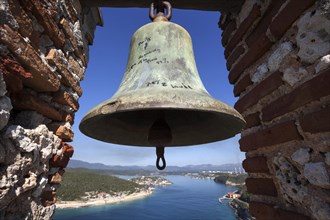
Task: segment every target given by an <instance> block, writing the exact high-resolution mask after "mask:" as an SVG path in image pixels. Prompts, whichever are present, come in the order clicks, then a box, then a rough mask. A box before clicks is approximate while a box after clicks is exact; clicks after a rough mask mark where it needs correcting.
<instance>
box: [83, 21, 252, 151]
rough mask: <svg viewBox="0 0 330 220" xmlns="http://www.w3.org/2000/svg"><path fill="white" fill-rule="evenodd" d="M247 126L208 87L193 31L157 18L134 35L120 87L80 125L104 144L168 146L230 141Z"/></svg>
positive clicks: (89, 113) (234, 111)
mask: <svg viewBox="0 0 330 220" xmlns="http://www.w3.org/2000/svg"><path fill="white" fill-rule="evenodd" d="M244 125H245V121H244V119H243V118H242V116H241V115H240V114H239V113H238V112H237V111H236V110H235V109H234V108H232V107H230V106H228V105H227V104H225V103H223V102H221V101H219V100H216V99H214V98H213V97H211V96H210V95H209V93H208V92H207V91H206V89H205V87H204V85H203V83H202V81H201V79H200V77H199V74H198V71H197V68H196V63H195V58H194V53H193V48H192V41H191V38H190V36H189V34H188V32H187V31H186V30H185V29H184V28H182V27H181V26H179V25H177V24H175V23H172V22H169V21H167V19H166V17H165V16H156V17H155V19H154V22H152V23H149V24H147V25H144V26H143V27H141V28H140V29H138V30H137V31H136V32H135V33H134V35H133V37H132V39H131V44H130V54H129V59H128V63H127V68H126V72H125V75H124V77H123V80H122V82H121V84H120V86H119V89H118V91H117V92H116V93H115V94H114V95H113V97H112V98H110V99H108V100H106V101H105V102H102V103H101V104H99V105H97V106H96V107H94V108H93V109H92V110H90V111H89V112H88V113H87V115H86V116H85V117H84V118H83V119H82V121H81V123H80V126H79V128H80V130H81V131H82V132H83V133H84V134H86V135H87V136H90V137H92V138H95V139H98V140H101V141H105V142H110V143H115V144H122V145H132V146H153V147H155V146H157V147H164V146H187V145H196V144H204V143H209V142H214V141H219V140H223V139H227V138H230V137H233V136H234V135H235V134H237V133H239V132H240V131H241V130H242V128H243V127H244Z"/></svg>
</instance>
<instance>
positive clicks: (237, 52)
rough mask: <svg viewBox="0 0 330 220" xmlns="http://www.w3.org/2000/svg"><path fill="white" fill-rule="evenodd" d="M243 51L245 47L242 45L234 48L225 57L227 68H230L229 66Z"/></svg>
mask: <svg viewBox="0 0 330 220" xmlns="http://www.w3.org/2000/svg"><path fill="white" fill-rule="evenodd" d="M244 52H245V49H244V47H243V46H242V45H240V46H238V47H236V48H235V50H234V51H233V52H232V53H231V55H230V56H229V57H228V59H227V69H228V70H230V68H231V66H232V65H233V64H234V63H235V61H236V60H237V59H238V58H239V57H240V56H241V55H242V54H243V53H244Z"/></svg>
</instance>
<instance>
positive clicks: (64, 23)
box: [60, 18, 79, 56]
mask: <svg viewBox="0 0 330 220" xmlns="http://www.w3.org/2000/svg"><path fill="white" fill-rule="evenodd" d="M60 25H61V27H62V29H63V30H64V33H65V35H66V37H67V39H68V40H69V41H70V42H71V45H72V47H73V48H74V51H73V52H74V54H75V55H76V56H79V49H78V42H77V39H76V37H75V36H74V34H73V32H72V29H71V27H70V24H69V22H68V21H67V20H66V19H65V18H63V19H62V20H61V21H60Z"/></svg>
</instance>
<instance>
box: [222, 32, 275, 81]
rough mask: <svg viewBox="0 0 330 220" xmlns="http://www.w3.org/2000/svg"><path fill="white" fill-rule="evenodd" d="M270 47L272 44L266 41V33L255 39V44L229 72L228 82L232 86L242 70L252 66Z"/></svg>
mask: <svg viewBox="0 0 330 220" xmlns="http://www.w3.org/2000/svg"><path fill="white" fill-rule="evenodd" d="M272 45H273V43H272V42H271V41H270V40H269V39H268V37H267V36H266V33H264V34H263V35H262V36H261V37H259V39H256V42H255V43H254V44H253V45H251V47H250V48H249V50H248V52H247V53H245V54H244V55H243V57H242V58H241V59H240V60H239V62H238V63H236V65H235V66H234V67H233V68H232V69H231V70H230V73H229V77H228V78H229V82H230V83H232V84H234V83H235V82H236V81H237V79H238V78H239V76H240V75H241V74H242V73H243V72H244V70H245V69H247V68H248V67H249V66H251V65H252V64H254V63H255V62H256V61H257V60H258V59H259V58H260V57H261V56H262V55H264V54H265V53H266V52H267V51H268V50H269V49H270V47H271V46H272Z"/></svg>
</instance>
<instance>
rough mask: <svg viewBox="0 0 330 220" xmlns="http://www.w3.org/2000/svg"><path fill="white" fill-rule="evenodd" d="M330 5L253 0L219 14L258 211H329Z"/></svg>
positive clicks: (253, 206)
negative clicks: (233, 11) (235, 11)
mask: <svg viewBox="0 0 330 220" xmlns="http://www.w3.org/2000/svg"><path fill="white" fill-rule="evenodd" d="M329 6H330V1H328V0H323V1H314V0H303V1H299V3H297V1H294V0H290V1H284V0H279V1H258V0H254V1H246V2H245V4H243V6H242V8H241V12H240V13H239V14H237V15H233V14H231V15H230V16H229V15H228V14H227V13H223V14H222V15H221V19H220V27H221V28H222V29H223V30H224V32H223V37H226V39H225V41H222V43H223V46H224V47H225V57H226V58H227V67H229V81H230V82H231V83H232V84H234V94H235V96H239V100H238V101H237V103H236V104H235V108H236V109H237V110H238V111H239V112H240V113H241V114H242V115H243V116H244V118H245V120H246V121H247V126H246V128H245V130H244V131H243V132H242V134H241V140H240V148H241V150H242V151H243V152H246V157H247V158H246V159H245V161H244V162H243V166H244V168H245V169H246V171H247V172H248V173H249V178H248V179H247V181H246V184H247V189H248V191H249V192H250V193H251V200H252V201H251V203H250V210H251V212H252V214H253V215H254V216H255V217H256V218H257V219H318V220H325V219H328V218H329V216H330V187H329V184H330V179H329V178H330V177H329V173H330V166H329V155H330V148H329V146H330V62H329V57H330V25H329V23H330V17H329ZM230 23H234V24H235V26H234V27H235V28H233V27H232V26H230V25H225V24H230ZM247 24H248V26H247ZM237 36H239V37H237ZM240 48H244V50H243V51H240V53H237V51H238V49H240ZM233 57H234V58H235V60H234V59H233ZM228 64H229V65H228ZM259 166H262V167H259ZM252 183H253V184H252Z"/></svg>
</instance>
